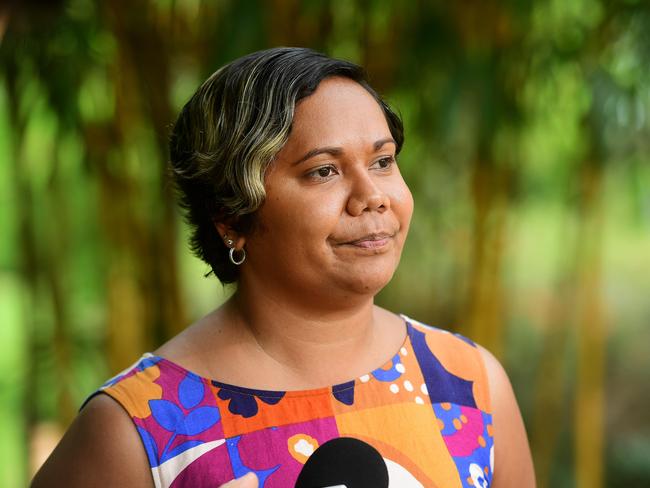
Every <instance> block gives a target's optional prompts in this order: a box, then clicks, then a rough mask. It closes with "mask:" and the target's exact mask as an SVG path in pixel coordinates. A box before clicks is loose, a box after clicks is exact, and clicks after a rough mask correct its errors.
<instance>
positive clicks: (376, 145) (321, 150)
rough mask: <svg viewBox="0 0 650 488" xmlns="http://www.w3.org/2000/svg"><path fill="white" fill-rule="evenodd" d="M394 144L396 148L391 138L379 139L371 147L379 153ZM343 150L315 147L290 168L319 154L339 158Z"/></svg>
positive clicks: (339, 148) (330, 147) (333, 147)
mask: <svg viewBox="0 0 650 488" xmlns="http://www.w3.org/2000/svg"><path fill="white" fill-rule="evenodd" d="M389 143H392V144H395V145H396V146H397V143H396V142H395V139H393V138H392V137H385V138H384V139H379V140H378V141H375V142H374V143H373V145H372V147H373V150H375V151H379V150H380V149H381V148H382V147H383V146H384V145H385V144H389ZM343 152H344V151H343V148H342V147H335V146H328V147H317V148H314V149H312V150H311V151H309V152H307V154H305V155H304V156H303V157H301V158H300V159H298V160H297V161H295V162H294V163H293V164H292V166H296V165H298V164H300V163H302V162H303V161H307V160H308V159H310V158H313V157H314V156H318V155H319V154H329V155H330V156H334V157H336V156H340V155H341V154H343Z"/></svg>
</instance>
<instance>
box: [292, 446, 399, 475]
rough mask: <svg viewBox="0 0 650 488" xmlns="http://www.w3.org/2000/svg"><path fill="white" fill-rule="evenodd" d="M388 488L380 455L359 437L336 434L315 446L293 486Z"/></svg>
mask: <svg viewBox="0 0 650 488" xmlns="http://www.w3.org/2000/svg"><path fill="white" fill-rule="evenodd" d="M341 485H343V486H345V487H346V488H388V468H387V467H386V463H385V462H384V459H383V458H382V457H381V454H379V452H378V451H377V449H375V448H374V447H372V446H371V445H370V444H367V443H365V442H363V441H361V440H359V439H354V438H352V437H338V438H336V439H331V440H329V441H327V442H325V443H324V444H323V445H321V446H320V447H319V448H318V449H316V450H315V451H314V452H313V454H312V455H311V456H309V459H308V460H307V462H306V463H305V465H304V466H303V468H302V471H300V474H299V475H298V479H297V480H296V487H295V488H326V487H334V486H337V487H338V486H341Z"/></svg>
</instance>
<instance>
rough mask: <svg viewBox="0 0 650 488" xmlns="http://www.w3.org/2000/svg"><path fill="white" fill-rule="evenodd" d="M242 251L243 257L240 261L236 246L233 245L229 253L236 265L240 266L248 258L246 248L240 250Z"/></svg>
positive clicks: (231, 260)
mask: <svg viewBox="0 0 650 488" xmlns="http://www.w3.org/2000/svg"><path fill="white" fill-rule="evenodd" d="M240 252H241V258H240V259H239V261H238V260H236V259H235V248H234V247H231V248H230V252H229V253H228V255H229V256H230V262H231V263H232V264H234V265H235V266H239V265H240V264H241V263H243V262H244V261H245V260H246V250H245V249H244V248H242V249H241V250H240Z"/></svg>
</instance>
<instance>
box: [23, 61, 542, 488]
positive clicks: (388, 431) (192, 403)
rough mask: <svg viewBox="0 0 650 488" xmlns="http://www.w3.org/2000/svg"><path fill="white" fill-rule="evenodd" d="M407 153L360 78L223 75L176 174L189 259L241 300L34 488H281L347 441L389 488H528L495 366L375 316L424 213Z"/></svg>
mask: <svg viewBox="0 0 650 488" xmlns="http://www.w3.org/2000/svg"><path fill="white" fill-rule="evenodd" d="M402 142H403V133H402V123H401V121H400V119H399V117H398V116H397V115H395V114H394V113H393V112H392V111H391V110H390V108H389V107H388V106H387V105H386V104H385V103H384V102H383V101H382V100H381V98H380V97H379V96H378V95H377V94H376V92H375V91H374V90H373V89H372V88H371V87H370V86H368V84H367V82H366V81H365V78H364V75H363V72H362V70H361V69H360V68H359V67H358V66H356V65H353V64H351V63H348V62H344V61H339V60H335V59H331V58H328V57H326V56H323V55H321V54H318V53H315V52H313V51H311V50H307V49H296V48H278V49H271V50H267V51H262V52H257V53H254V54H251V55H249V56H246V57H244V58H241V59H238V60H236V61H234V62H233V63H231V64H229V65H227V66H225V67H224V68H222V69H220V70H219V71H217V72H216V73H215V74H214V75H212V76H211V77H210V78H209V79H208V80H207V81H206V82H205V83H204V84H203V85H202V86H201V87H200V88H199V90H198V91H197V93H196V94H195V95H194V96H193V97H192V99H191V100H190V101H189V102H188V104H187V105H186V106H185V107H184V109H183V111H182V113H181V114H180V116H179V118H178V121H177V122H176V124H175V127H174V130H173V134H172V138H171V145H170V147H171V163H172V168H173V172H174V175H175V178H176V182H177V184H178V187H179V191H180V196H181V204H182V206H183V207H184V208H185V209H186V210H187V219H188V222H189V224H190V225H191V226H192V229H193V235H192V246H193V249H194V251H195V252H196V253H197V255H198V256H200V257H201V258H202V259H203V260H204V261H206V262H207V263H208V264H209V265H210V266H211V268H212V270H213V271H214V273H215V274H216V275H217V276H218V277H219V279H220V280H221V281H222V282H224V283H230V282H236V283H237V291H236V292H235V294H234V295H233V297H232V298H231V299H230V300H228V301H227V302H226V303H225V304H224V305H222V306H221V307H219V308H217V309H216V310H214V311H213V312H211V313H210V314H208V315H207V316H205V317H203V318H202V319H200V320H199V321H198V322H196V323H195V324H193V325H192V326H190V327H189V328H188V329H186V330H185V331H184V332H183V333H181V334H179V335H178V336H177V337H175V338H173V339H172V340H170V341H169V342H168V343H166V344H164V345H163V346H162V347H160V348H159V349H158V350H157V351H155V352H154V353H153V354H146V355H145V356H144V357H143V358H141V360H140V361H138V362H137V363H136V364H135V365H134V367H132V368H130V369H129V370H127V371H126V372H124V373H123V374H121V375H118V376H117V377H115V378H114V379H112V380H111V381H109V382H108V383H107V384H105V385H104V386H103V387H102V388H101V390H100V391H101V392H102V393H104V394H97V395H94V396H92V397H91V399H90V400H89V401H87V403H86V404H85V406H84V408H83V409H82V410H81V412H80V414H79V416H78V418H77V419H76V420H75V422H74V423H73V425H72V426H71V427H70V429H69V431H68V432H67V433H66V435H65V436H64V438H63V440H62V441H61V443H60V444H59V446H58V447H57V448H56V449H55V451H54V453H53V454H52V456H51V457H50V459H49V460H48V461H47V462H46V463H45V465H44V466H43V468H42V469H41V471H40V473H39V474H38V475H37V476H36V478H35V480H34V486H57V485H58V484H61V485H65V486H89V485H95V484H96V485H97V486H104V487H106V486H152V485H155V486H193V487H199V486H218V485H220V484H223V483H226V482H229V481H230V480H233V479H235V478H240V477H243V476H244V475H246V474H247V473H250V472H253V473H254V474H255V476H253V475H250V474H249V475H248V476H246V477H244V479H243V480H241V481H235V482H234V484H232V485H230V484H229V485H228V486H242V487H244V486H256V485H257V483H259V486H265V487H275V486H280V487H289V486H293V484H294V483H295V480H296V478H297V476H298V474H299V472H300V471H301V469H302V467H303V464H304V463H305V462H306V461H307V459H308V458H309V456H310V454H311V453H312V452H313V451H314V450H315V449H317V448H318V447H319V446H320V445H322V444H323V443H324V442H326V441H328V440H330V439H333V438H337V437H343V436H345V437H354V438H357V439H361V440H363V441H365V442H367V443H368V444H370V445H372V446H373V447H374V448H375V449H377V450H378V451H379V453H380V454H381V456H382V457H383V458H384V461H385V462H386V465H387V466H388V472H389V475H390V479H391V486H403V487H410V486H438V487H452V486H453V487H456V486H494V487H508V486H513V487H514V486H517V487H522V486H526V487H528V486H534V476H533V469H532V461H531V457H530V452H529V448H528V443H527V440H526V433H525V430H524V427H523V423H522V420H521V415H520V413H519V409H518V407H517V403H516V400H515V398H514V395H513V393H512V389H511V387H510V383H509V381H508V378H507V376H506V374H505V372H504V371H503V369H502V367H501V366H500V365H499V363H498V362H497V361H496V360H495V359H494V357H492V356H491V355H490V353H488V352H487V351H485V350H484V349H482V348H481V347H479V346H477V345H474V344H473V343H471V341H469V340H467V339H464V338H461V337H458V336H455V335H452V334H449V333H446V332H444V331H440V330H438V329H434V328H431V327H428V326H425V325H423V324H420V323H418V322H416V321H414V320H411V319H408V318H406V317H403V316H398V315H395V314H393V313H391V312H388V311H386V310H384V309H382V308H380V307H377V306H375V305H374V304H373V300H374V296H375V295H376V294H377V293H378V292H379V291H380V290H381V289H382V288H383V287H384V286H385V285H386V284H387V283H388V281H389V280H390V278H391V277H392V275H393V273H394V271H395V269H396V267H397V264H398V262H399V259H400V255H401V252H402V247H403V245H404V241H405V239H406V235H407V232H408V228H409V222H410V219H411V213H412V210H413V202H412V198H411V194H410V192H409V190H408V188H407V186H406V184H405V183H404V180H403V179H402V177H401V175H400V172H399V168H398V166H397V164H396V160H395V157H396V155H397V154H398V153H399V151H400V149H401V147H402ZM332 385H333V386H332ZM493 447H494V448H493ZM73 467H74V469H71V468H73ZM237 483H239V485H237ZM247 483H248V484H247ZM249 484H250V485H249Z"/></svg>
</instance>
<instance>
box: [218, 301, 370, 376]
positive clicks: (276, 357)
mask: <svg viewBox="0 0 650 488" xmlns="http://www.w3.org/2000/svg"><path fill="white" fill-rule="evenodd" d="M226 307H227V308H228V311H229V315H230V316H231V317H232V319H233V320H232V326H233V327H236V328H238V330H239V331H240V333H241V334H242V337H241V338H242V339H244V340H245V342H248V344H249V345H250V346H252V347H253V349H254V350H255V352H256V354H259V355H260V356H262V358H264V359H266V360H268V362H269V363H270V364H276V365H277V367H278V368H280V369H282V370H285V371H286V372H287V374H289V375H293V376H295V378H296V380H298V381H301V380H306V381H309V382H316V383H319V379H322V381H323V382H325V383H329V382H330V381H331V378H332V377H337V376H341V377H343V378H344V379H345V378H349V371H350V370H355V369H357V368H361V370H360V371H361V372H362V373H363V372H365V370H364V369H363V366H362V364H359V363H364V362H365V361H368V360H369V361H372V360H373V358H372V356H373V352H374V351H376V350H377V348H380V346H381V344H382V342H383V337H382V335H381V330H382V328H381V324H380V322H381V320H378V319H379V318H380V317H378V316H377V310H376V308H375V307H374V305H373V299H372V297H368V298H367V299H366V300H365V301H364V302H360V301H357V303H356V304H355V306H354V307H351V306H350V304H348V306H347V307H341V308H335V309H329V308H325V307H317V308H315V309H314V308H308V307H307V306H306V305H305V304H299V305H298V306H296V305H294V304H293V303H287V302H286V301H282V302H280V301H279V300H277V299H275V298H274V297H273V295H269V294H263V295H261V296H260V295H257V294H254V295H252V296H251V294H250V293H249V292H248V290H246V288H243V289H242V288H240V289H238V291H237V292H236V293H235V295H234V296H233V297H232V299H231V300H230V301H229V303H228V304H227V305H226Z"/></svg>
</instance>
